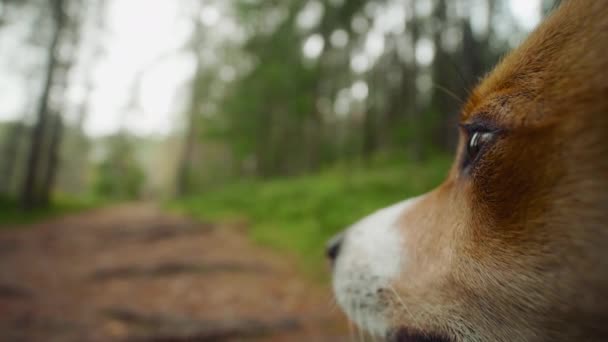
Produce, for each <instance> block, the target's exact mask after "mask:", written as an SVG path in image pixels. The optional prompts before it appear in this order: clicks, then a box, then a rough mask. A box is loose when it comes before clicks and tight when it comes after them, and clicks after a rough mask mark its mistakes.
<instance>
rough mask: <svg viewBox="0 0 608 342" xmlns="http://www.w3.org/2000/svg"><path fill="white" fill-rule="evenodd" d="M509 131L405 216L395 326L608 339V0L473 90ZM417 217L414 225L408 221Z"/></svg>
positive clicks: (589, 4) (480, 112)
mask: <svg viewBox="0 0 608 342" xmlns="http://www.w3.org/2000/svg"><path fill="white" fill-rule="evenodd" d="M477 120H483V121H484V122H491V123H492V125H495V126H496V127H499V128H500V130H501V133H500V134H499V136H498V137H497V138H496V141H494V142H493V143H492V144H491V146H490V147H489V148H488V150H487V151H486V152H485V153H484V155H483V157H482V158H481V159H480V160H479V161H478V162H477V163H476V164H475V165H474V166H473V167H472V168H471V169H470V170H468V172H464V171H463V170H462V168H461V164H462V163H461V162H462V160H461V159H462V155H464V153H465V151H464V144H465V141H464V139H465V137H461V143H460V147H459V150H458V155H459V157H457V158H456V161H455V163H454V167H453V168H452V170H451V172H450V174H449V176H448V178H447V180H446V181H445V183H444V184H443V185H441V186H440V187H439V188H438V189H436V190H435V191H433V192H432V193H430V194H429V195H428V196H426V197H425V199H424V200H423V201H422V202H420V203H418V204H417V206H416V208H415V209H414V210H412V211H411V212H408V214H407V215H405V216H404V217H402V218H401V219H402V221H403V222H404V224H403V228H402V229H404V230H407V236H408V239H407V241H406V242H405V243H406V244H407V246H404V247H405V249H407V250H409V251H411V253H412V257H411V261H410V262H409V264H408V269H407V270H406V271H404V272H403V274H402V275H401V277H400V279H399V280H398V281H395V282H394V284H393V287H394V288H395V291H396V293H397V294H398V297H399V298H398V300H395V298H394V297H393V296H392V295H391V294H387V295H386V302H387V306H390V308H391V310H392V315H391V317H392V318H393V324H394V325H395V326H399V327H406V328H407V329H411V330H415V331H433V332H438V333H441V334H445V335H446V336H449V337H450V338H452V339H453V340H455V341H465V340H466V341H608V324H606V322H608V2H605V1H602V0H571V1H566V2H564V4H562V5H561V6H560V8H559V9H558V10H556V12H555V13H554V14H553V15H551V16H550V17H549V18H548V19H547V20H546V21H545V22H544V23H543V24H542V25H541V26H540V27H539V28H538V29H537V30H536V31H535V32H534V33H532V34H531V36H530V37H529V39H528V40H527V41H526V42H524V43H523V45H522V46H521V47H519V48H518V49H516V50H515V51H513V52H512V53H511V54H510V55H508V56H507V57H506V58H504V60H503V61H502V62H501V63H500V64H499V65H498V66H497V67H496V69H495V70H494V71H493V72H492V73H491V74H489V75H488V76H487V77H486V78H485V79H484V80H483V81H482V82H481V84H480V85H479V86H478V87H477V88H476V89H475V90H474V92H473V93H472V95H471V97H470V99H469V101H468V102H467V104H466V105H465V106H464V108H463V110H462V115H461V122H462V123H470V122H475V121H477ZM405 222H407V224H405Z"/></svg>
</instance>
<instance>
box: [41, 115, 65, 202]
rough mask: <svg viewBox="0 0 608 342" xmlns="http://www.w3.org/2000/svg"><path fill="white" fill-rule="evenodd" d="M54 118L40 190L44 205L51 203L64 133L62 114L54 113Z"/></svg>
mask: <svg viewBox="0 0 608 342" xmlns="http://www.w3.org/2000/svg"><path fill="white" fill-rule="evenodd" d="M52 118H53V119H54V120H53V126H52V127H51V132H50V133H51V136H50V139H49V149H48V153H49V157H48V162H47V167H46V170H45V172H44V175H43V179H42V187H41V191H40V204H41V205H42V206H47V205H48V204H49V203H50V197H51V191H52V190H53V186H54V185H55V178H56V174H57V166H58V165H59V146H60V145H61V138H62V135H63V120H62V119H61V116H60V115H59V114H58V113H57V114H55V115H53V116H52Z"/></svg>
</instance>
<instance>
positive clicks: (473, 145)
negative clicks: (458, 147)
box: [467, 131, 494, 162]
mask: <svg viewBox="0 0 608 342" xmlns="http://www.w3.org/2000/svg"><path fill="white" fill-rule="evenodd" d="M493 137H494V133H492V132H481V131H477V132H472V134H471V135H470V137H469V141H468V143H467V159H468V162H473V161H474V160H475V159H477V156H478V155H479V152H480V151H481V150H482V149H483V147H484V146H485V145H486V144H487V143H488V142H490V140H492V138H493Z"/></svg>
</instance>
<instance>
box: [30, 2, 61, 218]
mask: <svg viewBox="0 0 608 342" xmlns="http://www.w3.org/2000/svg"><path fill="white" fill-rule="evenodd" d="M52 7H53V8H52V9H53V14H54V15H53V17H54V30H53V36H52V40H51V44H50V46H49V49H48V56H47V67H46V72H45V76H44V84H43V87H42V94H41V96H40V100H39V103H38V109H37V111H36V124H35V126H34V129H33V131H32V142H31V146H30V152H29V156H28V160H27V166H26V176H25V181H24V184H23V190H22V194H21V204H22V206H23V208H24V209H31V208H33V207H35V206H36V205H38V202H39V201H40V198H38V196H37V194H38V191H37V190H38V186H39V184H38V170H39V167H40V160H41V152H42V144H43V141H44V135H45V130H46V126H47V117H48V111H49V98H50V93H51V88H52V86H53V80H54V77H55V71H56V69H57V66H58V64H59V60H58V56H57V52H58V48H59V45H60V43H61V38H62V35H63V28H64V24H65V17H64V13H63V0H53V2H52Z"/></svg>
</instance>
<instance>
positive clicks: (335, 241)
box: [325, 234, 344, 262]
mask: <svg viewBox="0 0 608 342" xmlns="http://www.w3.org/2000/svg"><path fill="white" fill-rule="evenodd" d="M342 240H344V234H338V235H336V236H334V237H332V238H331V239H330V240H329V241H328V242H327V249H326V251H325V252H326V254H327V257H328V258H329V260H331V261H332V262H334V261H336V259H337V258H338V255H339V254H340V248H341V247H342Z"/></svg>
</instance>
